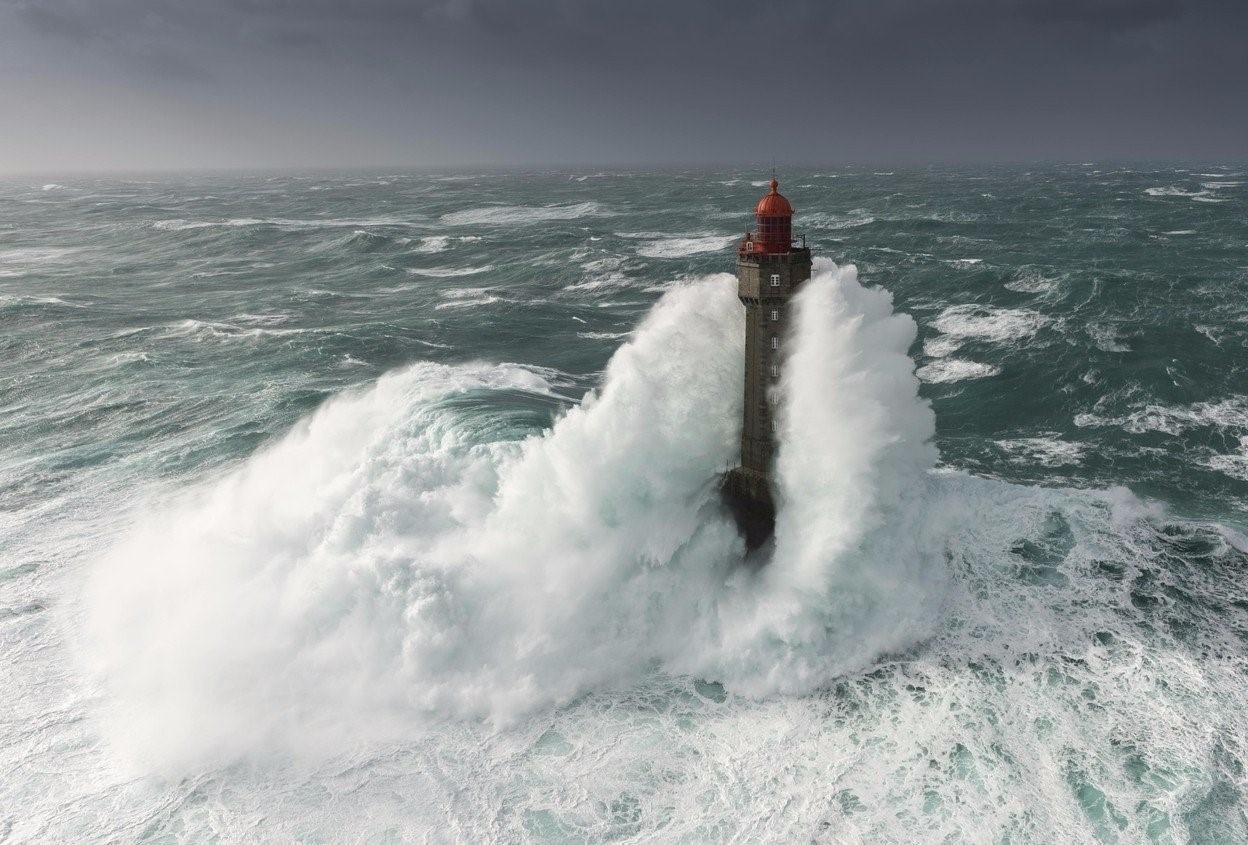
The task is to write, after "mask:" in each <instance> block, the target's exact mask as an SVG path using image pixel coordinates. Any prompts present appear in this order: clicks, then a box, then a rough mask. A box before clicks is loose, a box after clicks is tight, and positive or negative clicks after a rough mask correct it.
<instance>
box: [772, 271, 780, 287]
mask: <svg viewBox="0 0 1248 845" xmlns="http://www.w3.org/2000/svg"><path fill="white" fill-rule="evenodd" d="M771 286H772V287H773V288H778V287H780V275H779V274H778V273H773V274H772V276H771Z"/></svg>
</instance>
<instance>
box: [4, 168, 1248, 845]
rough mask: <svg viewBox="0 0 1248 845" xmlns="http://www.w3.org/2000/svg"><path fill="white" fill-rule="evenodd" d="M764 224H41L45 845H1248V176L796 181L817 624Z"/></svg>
mask: <svg viewBox="0 0 1248 845" xmlns="http://www.w3.org/2000/svg"><path fill="white" fill-rule="evenodd" d="M768 176H769V174H756V173H747V172H742V171H728V170H723V171H709V170H707V171H702V170H671V171H663V172H642V171H637V172H623V171H604V172H518V171H513V172H480V173H438V174H429V173H367V174H363V173H341V174H305V175H255V174H253V175H208V176H184V177H175V176H159V177H143V178H138V177H135V178H119V177H118V178H113V177H110V178H85V177H73V178H68V177H67V178H64V179H59V180H58V181H57V182H56V183H55V184H51V183H49V184H44V183H43V180H39V181H31V180H27V181H21V180H14V179H10V180H8V181H5V182H3V183H0V327H2V329H3V330H2V331H0V655H2V658H3V659H2V660H0V688H3V689H4V690H5V692H4V695H3V701H4V703H3V706H2V707H0V740H2V741H0V841H14V842H49V841H151V842H163V841H276V842H285V841H300V842H313V841H320V842H338V841H369V842H373V841H376V842H384V841H432V842H440V841H606V840H610V841H635V842H648V841H688V842H701V841H740V842H746V841H750V842H755V841H777V842H790V841H829V842H910V841H983V842H1052V841H1089V842H1091V841H1107V842H1137V841H1156V842H1187V841H1198V842H1241V841H1248V770H1246V768H1245V767H1246V766H1248V674H1246V671H1248V660H1246V659H1245V647H1246V645H1248V587H1245V586H1244V584H1245V572H1246V571H1248V536H1246V534H1248V528H1245V526H1246V525H1248V348H1246V347H1248V171H1245V170H1244V169H1243V168H1241V167H1236V166H1224V165H1209V166H1206V167H1183V168H1179V167H1171V166H1161V165H1158V166H1148V167H1143V166H1135V167H1117V166H1111V165H1103V164H1080V165H1069V166H1035V167H1032V168H1024V167H999V168H988V167H984V168H964V169H917V170H900V169H899V170H895V171H889V172H884V171H871V170H864V169H859V168H827V169H811V170H793V171H789V172H782V173H781V174H780V176H781V190H782V192H784V193H785V194H786V196H788V197H789V199H790V200H791V201H792V203H793V205H794V206H795V208H796V210H797V214H796V218H795V223H794V228H795V231H797V232H798V233H801V234H802V235H804V237H805V239H806V242H807V244H808V245H809V246H811V247H812V248H813V250H814V252H815V254H816V255H817V256H821V257H824V258H827V259H831V260H832V261H834V262H836V263H837V264H838V265H840V266H841V267H842V268H844V267H846V266H848V265H854V266H856V268H857V282H855V281H854V280H853V279H852V274H849V275H847V274H846V273H845V272H843V271H835V270H833V269H831V268H829V267H827V266H824V267H823V268H822V270H821V271H820V272H821V273H823V276H824V282H823V283H822V284H823V285H824V287H825V288H826V291H827V297H828V298H827V300H826V301H823V300H819V302H822V303H823V305H822V306H819V307H823V308H825V310H826V311H827V315H828V316H827V320H826V321H824V322H826V328H827V330H826V332H823V333H820V331H821V330H820V329H819V328H818V326H819V325H822V323H820V322H819V321H820V320H821V319H822V317H820V316H818V314H819V313H821V312H817V311H816V307H817V306H816V301H815V300H814V299H813V295H812V300H811V303H810V304H809V305H808V306H803V307H804V308H807V310H808V312H809V314H808V315H807V317H804V318H803V319H804V320H806V322H804V323H803V325H804V326H807V328H806V329H804V331H807V334H806V335H803V336H802V337H801V338H800V339H794V340H793V341H792V343H793V344H794V349H795V350H796V351H795V352H794V353H793V354H794V357H793V361H794V362H795V363H797V362H807V363H808V364H809V366H806V369H805V370H804V371H803V373H804V375H803V379H804V380H803V379H797V378H795V379H794V386H793V387H792V388H791V391H792V396H794V397H798V396H804V395H807V394H804V393H802V391H811V392H812V393H811V394H810V395H815V394H818V393H819V390H820V388H819V385H820V384H824V385H825V386H826V393H827V395H828V397H829V398H828V402H830V403H832V404H830V405H829V406H828V410H829V416H828V417H827V421H828V422H827V428H828V433H827V437H826V438H822V437H821V436H819V433H818V432H815V431H803V432H802V433H801V434H800V436H799V434H798V433H796V432H797V429H798V428H799V427H800V426H797V427H795V428H794V432H795V433H794V434H793V437H792V446H791V449H792V454H793V455H798V456H800V455H802V454H804V453H803V452H802V450H803V449H805V450H807V451H809V452H810V454H812V455H813V454H815V453H818V455H819V456H820V457H819V460H816V461H812V462H810V463H811V465H812V466H817V467H818V468H819V473H822V475H818V474H817V473H816V474H813V475H812V474H811V473H808V474H807V476H806V477H805V478H804V480H800V481H799V480H798V475H799V474H798V472H797V469H796V467H795V469H794V472H793V475H792V479H793V480H792V481H791V484H792V490H794V491H800V494H799V492H794V494H793V501H794V503H795V505H794V508H795V509H794V511H793V512H794V513H797V512H798V510H797V506H798V505H799V504H800V505H801V508H802V510H801V512H802V513H803V514H807V515H808V516H806V517H804V518H803V519H804V520H805V523H804V525H805V529H804V530H808V532H809V534H810V535H811V536H815V535H817V536H818V537H820V538H823V540H821V542H823V541H825V540H826V543H825V544H824V545H822V546H818V547H817V548H815V547H813V546H812V547H809V548H808V547H807V546H806V545H802V546H801V549H800V550H799V551H793V552H792V555H791V557H785V555H786V554H788V551H786V550H785V549H780V550H778V551H777V554H778V555H779V558H778V561H777V564H776V566H775V570H776V571H777V572H779V573H781V574H779V575H776V574H773V575H767V574H766V569H767V567H766V566H764V567H763V569H762V571H761V572H760V571H756V568H755V567H754V566H753V565H747V564H744V563H743V562H742V561H741V559H740V550H739V549H736V548H734V547H733V546H732V538H731V532H730V531H726V530H725V528H724V525H723V524H722V518H721V517H720V516H718V515H717V514H716V513H715V507H714V495H713V487H714V476H715V469H716V467H718V466H719V464H720V463H722V461H723V459H724V456H725V454H727V455H728V456H729V458H730V452H731V448H732V445H733V437H734V435H733V431H732V427H733V426H734V425H737V424H738V422H737V419H736V413H738V412H737V411H735V410H734V406H733V403H734V402H736V403H738V406H736V407H739V402H740V398H739V396H736V395H735V392H734V389H733V388H732V386H733V385H735V384H737V382H736V381H734V379H736V378H737V375H738V374H737V372H736V371H734V370H733V369H732V368H733V366H734V362H736V361H737V359H738V358H739V355H740V339H739V338H738V337H737V335H736V334H735V329H734V323H733V322H732V321H733V320H735V319H737V317H736V316H735V311H733V309H734V308H735V307H736V306H735V305H734V300H733V299H732V286H731V282H730V281H728V280H726V279H724V278H715V277H714V274H722V273H732V272H734V271H735V266H734V262H735V255H734V253H733V252H732V249H731V244H732V243H733V241H734V239H735V238H736V237H739V235H740V234H741V233H742V232H744V230H745V229H746V228H747V227H749V226H750V224H751V222H752V218H751V215H750V212H751V210H752V208H753V205H754V203H755V202H756V201H757V199H758V197H759V196H761V194H762V193H763V192H764V191H765V187H764V186H765V184H766V179H767V178H768ZM706 277H712V278H711V279H710V280H707V278H706ZM858 282H861V284H862V285H863V286H865V287H866V288H868V289H869V290H867V291H863V290H862V289H861V288H860V287H859V286H858ZM877 287H878V288H881V289H883V291H885V292H887V294H886V293H883V292H879V293H873V292H872V291H871V290H870V289H873V288H877ZM889 295H891V298H892V308H893V309H894V310H895V311H896V312H899V313H901V314H904V315H909V316H910V317H912V318H913V321H914V323H915V324H916V326H917V334H915V335H914V336H913V338H911V337H910V336H908V335H905V331H906V328H905V327H906V326H907V325H909V324H908V323H907V322H906V320H905V318H897V317H893V316H890V315H889V314H888V313H887V312H888V308H887V296H889ZM661 299H662V301H663V303H664V304H661V305H659V306H658V308H657V310H654V311H653V313H652V309H656V303H659V302H660V300H661ZM881 309H883V310H881ZM647 315H650V317H649V318H647ZM643 321H647V322H645V326H647V327H648V328H643V329H640V330H639V326H641V325H642V324H643ZM890 327H891V328H890ZM897 333H900V334H897ZM895 334H897V336H896V337H894V335H895ZM886 335H887V337H885V336H886ZM903 335H905V336H903ZM898 337H899V338H900V339H897V338H898ZM838 338H841V339H844V338H852V340H846V341H845V342H844V343H843V344H842V343H841V341H840V340H838ZM734 344H736V345H734ZM838 344H840V345H838ZM898 344H900V347H898ZM622 347H623V351H620V350H621V348H622ZM901 352H908V354H909V356H910V359H912V361H913V365H914V368H915V371H916V372H917V378H918V380H917V381H913V379H912V378H911V377H910V376H909V375H908V369H909V362H906V364H905V366H904V367H902V369H903V370H905V371H906V372H901V373H900V374H899V373H898V370H897V368H898V365H897V355H900V353H901ZM893 353H896V354H893ZM613 356H615V359H614V360H613ZM824 359H827V360H831V361H834V362H835V363H836V366H829V367H828V368H827V370H826V372H825V371H824V370H823V369H820V366H821V365H820V361H821V360H824ZM609 362H611V363H610V367H609V366H608V364H609ZM804 365H805V364H804ZM907 379H911V381H913V387H909V386H907V385H910V384H911V381H907ZM798 382H801V383H800V384H799V383H798ZM613 385H614V387H613ZM725 385H727V386H728V387H727V388H725ZM916 388H917V391H918V397H919V398H918V399H917V400H916V399H915V398H914V396H913V392H914V389H916ZM589 391H598V396H597V399H595V400H593V401H591V402H590V403H589V405H588V406H587V407H586V408H584V409H582V410H580V411H574V410H572V409H575V408H577V407H578V405H579V403H581V401H582V399H583V397H585V396H586V394H587V392H589ZM907 391H909V392H908V393H907ZM591 395H593V394H591ZM786 395H788V394H786ZM837 402H840V403H842V404H840V405H837V404H836V403H837ZM924 403H930V409H931V413H934V426H935V427H934V436H933V437H932V440H931V442H932V444H934V446H935V447H936V449H937V450H938V452H939V457H938V458H937V459H935V464H934V466H929V464H930V463H931V462H930V461H929V462H928V464H925V463H924V461H925V460H926V458H925V457H924V456H925V455H926V454H927V453H926V452H923V451H922V450H921V449H920V448H919V447H921V445H922V444H921V443H914V442H911V441H915V440H919V439H921V433H922V432H923V431H925V430H926V429H925V428H924V426H927V425H930V418H929V416H925V415H927V414H928V412H927V411H926V410H925V407H926V406H925V404H924ZM865 406H870V407H871V408H875V409H877V410H878V413H877V414H876V416H870V415H866V416H861V414H860V412H861V411H862V410H863V407H865ZM792 407H793V408H795V409H797V408H799V407H803V406H802V405H801V404H800V403H799V402H798V400H796V399H795V400H794V404H793V405H792ZM842 419H844V420H867V422H862V423H861V424H858V423H857V422H855V423H854V424H853V425H850V424H848V423H846V424H845V425H844V426H841V423H840V422H838V420H842ZM871 420H874V421H875V422H874V423H872V422H870V421H871ZM556 421H559V426H562V429H561V430H560V429H559V427H558V426H556V431H555V432H554V433H552V432H551V428H552V426H555V425H556ZM808 428H809V427H808ZM889 432H897V434H896V436H893V437H891V439H890V437H889V436H886V435H888V433H889ZM916 432H917V433H918V434H915V433H916ZM877 434H878V436H877ZM898 443H900V444H902V445H901V446H897V445H896V444H898ZM911 446H913V447H914V450H912V451H911V452H906V451H905V450H906V449H910V447H911ZM725 449H726V450H727V452H725ZM890 450H892V451H890ZM903 453H904V454H903ZM795 461H799V462H800V457H799V458H797V459H795ZM825 482H826V483H825ZM860 502H866V504H864V505H862V507H861V508H858V503H860ZM811 514H813V515H814V516H810V515H811ZM794 536H795V537H796V536H797V535H796V534H795V535H794ZM829 538H831V539H829ZM802 542H803V543H804V542H805V540H803V541H802ZM794 543H797V540H794ZM794 548H796V546H794ZM812 548H813V549H814V550H813V551H812V550H811V549H812ZM780 558H783V559H780ZM785 573H787V574H785ZM812 573H814V574H812Z"/></svg>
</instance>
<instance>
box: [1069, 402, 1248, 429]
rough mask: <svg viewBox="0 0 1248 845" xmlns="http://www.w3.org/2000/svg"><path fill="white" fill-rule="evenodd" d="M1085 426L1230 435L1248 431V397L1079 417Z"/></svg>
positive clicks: (1139, 408)
mask: <svg viewBox="0 0 1248 845" xmlns="http://www.w3.org/2000/svg"><path fill="white" fill-rule="evenodd" d="M1075 425H1078V426H1081V427H1085V428H1087V427H1103V426H1120V427H1122V428H1123V429H1125V430H1127V431H1129V432H1131V433H1132V434H1143V433H1145V432H1150V431H1157V432H1162V433H1163V434H1170V435H1178V434H1182V433H1183V432H1185V431H1190V430H1191V429H1195V428H1216V429H1218V430H1220V431H1223V432H1227V433H1230V434H1237V433H1239V432H1248V397H1245V396H1238V395H1236V396H1229V397H1227V398H1226V399H1222V400H1219V401H1217V402H1194V403H1192V404H1191V405H1177V406H1175V405H1156V404H1147V405H1142V406H1138V407H1136V408H1135V409H1134V410H1132V411H1131V412H1130V413H1128V414H1125V415H1122V416H1105V415H1102V414H1098V413H1090V412H1089V413H1082V414H1078V415H1077V416H1076V417H1075Z"/></svg>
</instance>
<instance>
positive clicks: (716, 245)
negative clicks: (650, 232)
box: [637, 235, 735, 258]
mask: <svg viewBox="0 0 1248 845" xmlns="http://www.w3.org/2000/svg"><path fill="white" fill-rule="evenodd" d="M734 239H735V238H734V237H733V236H730V235H693V236H690V237H684V238H662V239H660V240H656V241H654V242H652V243H648V244H645V245H644V246H640V247H638V248H637V254H638V255H641V256H644V257H646V258H684V257H685V256H687V255H696V254H698V253H700V252H718V251H719V250H722V249H726V248H727V247H728V245H729V244H731V243H732V242H733V240H734Z"/></svg>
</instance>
